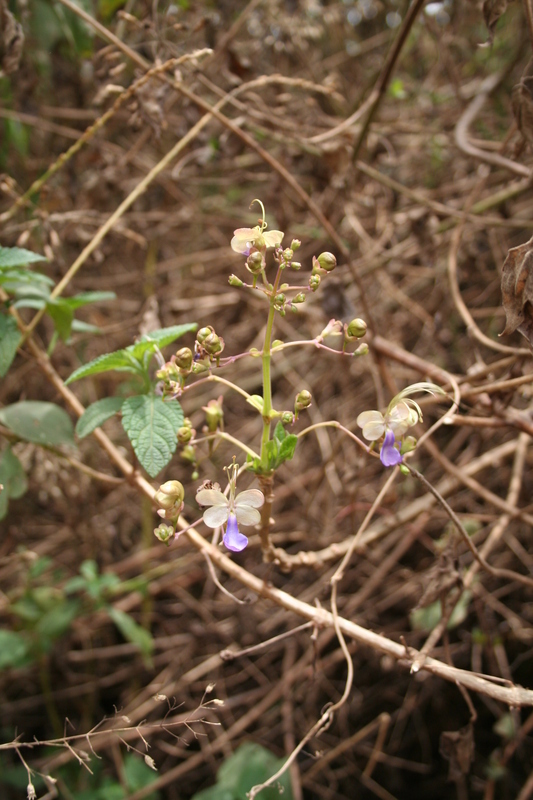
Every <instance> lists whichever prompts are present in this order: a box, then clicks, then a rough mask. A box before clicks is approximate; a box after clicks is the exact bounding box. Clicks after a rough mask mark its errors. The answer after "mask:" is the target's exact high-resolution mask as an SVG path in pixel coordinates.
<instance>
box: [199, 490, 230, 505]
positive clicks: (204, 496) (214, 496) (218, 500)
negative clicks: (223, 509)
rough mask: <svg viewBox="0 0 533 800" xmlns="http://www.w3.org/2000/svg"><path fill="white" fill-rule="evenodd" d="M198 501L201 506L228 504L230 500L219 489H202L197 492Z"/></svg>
mask: <svg viewBox="0 0 533 800" xmlns="http://www.w3.org/2000/svg"><path fill="white" fill-rule="evenodd" d="M196 502H197V503H198V505H199V506H228V505H229V500H228V498H227V497H226V495H225V494H224V493H223V492H219V491H218V489H200V490H199V491H198V492H196Z"/></svg>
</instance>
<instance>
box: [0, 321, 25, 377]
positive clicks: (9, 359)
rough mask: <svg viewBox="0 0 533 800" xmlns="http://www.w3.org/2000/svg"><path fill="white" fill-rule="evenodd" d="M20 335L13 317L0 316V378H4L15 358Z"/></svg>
mask: <svg viewBox="0 0 533 800" xmlns="http://www.w3.org/2000/svg"><path fill="white" fill-rule="evenodd" d="M20 339H21V336H20V333H19V329H18V328H17V323H16V322H15V320H14V319H13V317H7V316H6V315H5V314H0V377H2V378H3V377H4V375H5V374H6V373H7V371H8V369H9V367H10V366H11V364H12V363H13V359H14V358H15V355H16V352H17V347H18V346H19V343H20Z"/></svg>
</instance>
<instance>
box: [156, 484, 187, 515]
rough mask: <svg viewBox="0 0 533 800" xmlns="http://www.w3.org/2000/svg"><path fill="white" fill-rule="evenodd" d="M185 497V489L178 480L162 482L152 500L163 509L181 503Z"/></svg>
mask: <svg viewBox="0 0 533 800" xmlns="http://www.w3.org/2000/svg"><path fill="white" fill-rule="evenodd" d="M184 498H185V489H184V488H183V486H182V484H181V483H180V482H179V481H167V482H166V483H163V484H162V485H161V486H160V487H159V489H158V490H157V492H156V493H155V495H154V500H155V502H156V503H157V505H158V506H160V508H164V509H165V510H167V509H170V508H172V507H173V506H176V505H181V503H183V500H184Z"/></svg>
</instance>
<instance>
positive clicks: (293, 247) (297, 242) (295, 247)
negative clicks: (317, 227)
mask: <svg viewBox="0 0 533 800" xmlns="http://www.w3.org/2000/svg"><path fill="white" fill-rule="evenodd" d="M301 244H302V243H301V241H300V240H299V239H293V240H292V242H291V250H298V248H299V247H300V246H301Z"/></svg>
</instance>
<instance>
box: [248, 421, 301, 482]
mask: <svg viewBox="0 0 533 800" xmlns="http://www.w3.org/2000/svg"><path fill="white" fill-rule="evenodd" d="M297 444H298V437H297V436H296V435H295V434H294V433H287V431H286V430H285V428H284V427H283V425H282V423H281V422H278V424H277V425H276V427H275V429H274V436H273V438H272V439H271V440H270V441H269V442H267V443H266V444H265V450H264V458H263V459H262V460H261V459H259V458H252V457H251V456H248V458H247V463H248V469H250V470H251V471H252V472H255V473H256V474H257V475H269V474H271V473H272V472H273V471H274V470H276V469H278V467H280V466H281V464H283V463H284V462H285V461H290V460H291V458H292V457H293V456H294V451H295V450H296V445H297Z"/></svg>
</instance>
